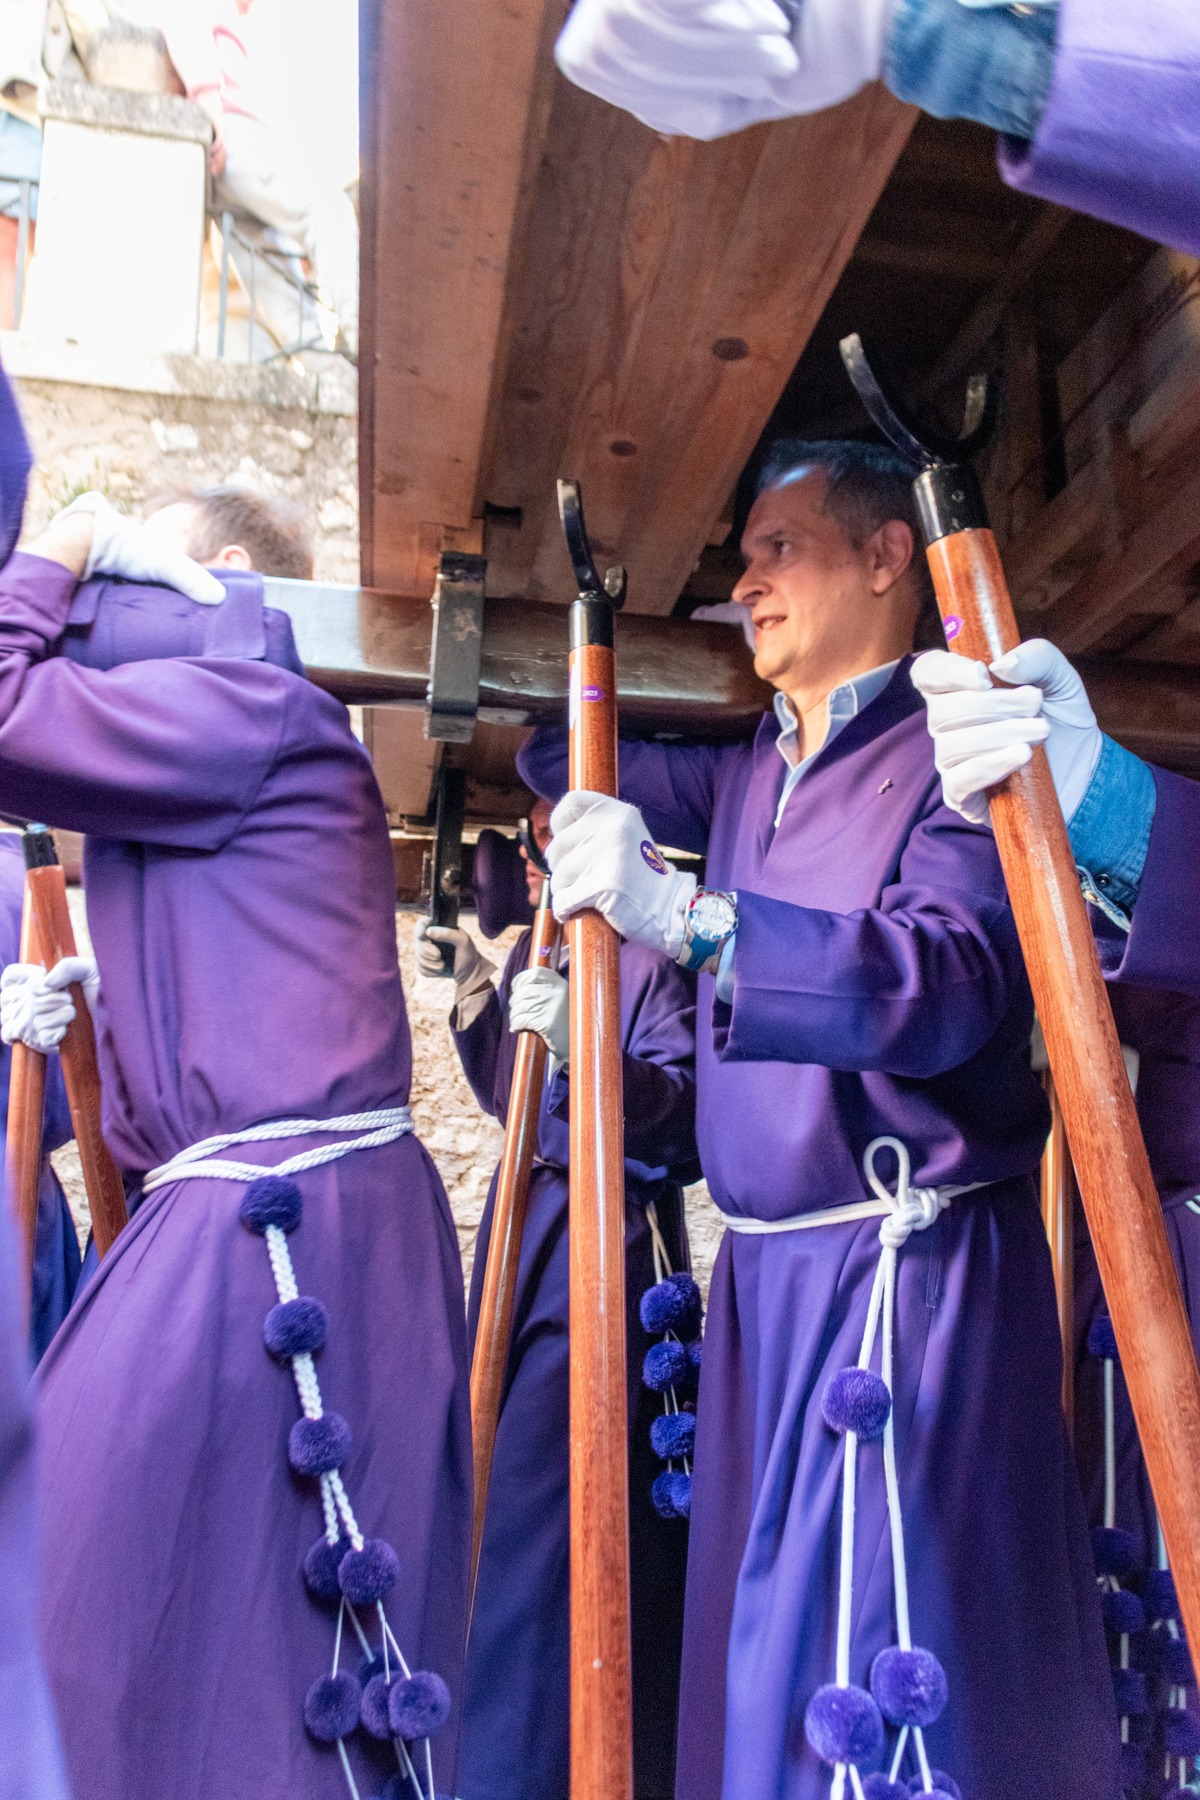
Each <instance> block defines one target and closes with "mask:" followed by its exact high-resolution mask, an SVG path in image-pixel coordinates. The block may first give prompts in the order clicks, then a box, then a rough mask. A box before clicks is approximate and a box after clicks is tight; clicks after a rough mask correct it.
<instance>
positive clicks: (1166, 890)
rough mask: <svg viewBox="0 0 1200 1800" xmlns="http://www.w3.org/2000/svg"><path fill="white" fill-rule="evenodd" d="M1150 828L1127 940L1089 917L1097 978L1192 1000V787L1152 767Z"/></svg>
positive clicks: (1199, 891) (1198, 863) (1195, 787)
mask: <svg viewBox="0 0 1200 1800" xmlns="http://www.w3.org/2000/svg"><path fill="white" fill-rule="evenodd" d="M1153 775H1154V785H1155V787H1156V789H1157V792H1158V798H1157V804H1156V805H1155V809H1154V824H1153V826H1152V827H1151V830H1150V844H1149V848H1148V850H1147V852H1146V863H1145V867H1144V868H1143V870H1142V881H1141V887H1140V888H1139V890H1138V897H1137V903H1136V905H1135V906H1134V909H1133V923H1132V929H1131V930H1130V932H1129V935H1128V937H1124V936H1118V935H1117V934H1116V933H1115V932H1112V931H1110V930H1109V928H1108V927H1107V926H1106V924H1105V922H1104V921H1103V920H1101V919H1100V918H1099V917H1098V915H1095V916H1094V917H1093V923H1094V924H1095V926H1096V932H1097V937H1098V939H1099V942H1100V953H1101V960H1102V961H1103V963H1104V965H1105V973H1106V974H1107V975H1108V976H1109V977H1110V978H1111V979H1112V980H1115V981H1124V982H1129V983H1131V984H1132V985H1134V986H1135V987H1154V988H1167V989H1170V990H1171V991H1172V992H1173V993H1177V994H1195V995H1200V954H1198V952H1197V937H1196V921H1197V919H1198V918H1200V783H1197V782H1195V781H1189V780H1188V779H1187V778H1186V777H1185V776H1183V775H1172V774H1170V773H1168V771H1167V770H1165V769H1155V770H1153Z"/></svg>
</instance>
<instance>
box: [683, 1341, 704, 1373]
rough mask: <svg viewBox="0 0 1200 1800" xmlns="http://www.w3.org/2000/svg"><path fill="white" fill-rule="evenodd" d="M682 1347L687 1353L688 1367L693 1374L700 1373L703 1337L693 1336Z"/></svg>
mask: <svg viewBox="0 0 1200 1800" xmlns="http://www.w3.org/2000/svg"><path fill="white" fill-rule="evenodd" d="M683 1347H684V1349H685V1350H686V1351H687V1354H688V1367H689V1368H690V1369H691V1371H692V1373H693V1375H698V1374H699V1373H700V1364H701V1361H702V1360H703V1357H704V1339H703V1338H693V1339H692V1341H691V1343H690V1344H685V1345H684V1346H683Z"/></svg>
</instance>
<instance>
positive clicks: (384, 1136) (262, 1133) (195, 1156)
mask: <svg viewBox="0 0 1200 1800" xmlns="http://www.w3.org/2000/svg"><path fill="white" fill-rule="evenodd" d="M412 1128H413V1122H412V1113H411V1111H410V1110H409V1108H408V1107H407V1106H384V1107H380V1108H378V1109H377V1110H376V1111H374V1112H360V1113H346V1114H344V1115H343V1116H342V1117H341V1118H338V1119H272V1120H270V1121H269V1122H268V1123H267V1124H265V1125H248V1126H246V1128H245V1129H244V1130H242V1131H228V1132H223V1133H221V1134H220V1135H219V1136H216V1137H209V1138H204V1139H202V1140H201V1142H200V1143H198V1144H192V1145H190V1147H189V1148H188V1149H186V1150H180V1151H179V1152H178V1153H177V1154H176V1155H175V1156H173V1157H171V1159H170V1160H169V1161H168V1162H165V1163H160V1165H159V1166H158V1168H157V1169H151V1170H150V1172H149V1174H147V1175H146V1177H145V1178H144V1180H143V1182H142V1192H143V1193H144V1194H152V1193H153V1192H154V1191H155V1189H156V1188H160V1187H165V1186H166V1184H167V1183H168V1182H170V1181H185V1180H187V1179H189V1178H190V1177H191V1176H193V1175H197V1176H204V1177H206V1178H209V1179H212V1180H216V1181H257V1179H258V1177H259V1176H260V1175H299V1174H302V1173H303V1171H304V1170H305V1169H319V1168H321V1167H322V1166H323V1165H324V1164H325V1163H331V1162H337V1161H339V1159H340V1158H341V1157H343V1156H349V1154H350V1152H351V1151H352V1150H373V1149H374V1148H375V1147H376V1146H377V1145H379V1144H390V1143H393V1142H394V1141H395V1139H396V1138H400V1137H404V1136H405V1135H406V1134H407V1133H408V1132H410V1131H411V1130H412ZM333 1132H341V1133H354V1134H355V1135H354V1136H353V1137H352V1138H349V1139H346V1140H344V1141H343V1142H342V1143H340V1144H319V1145H314V1147H313V1148H312V1149H311V1150H301V1151H299V1152H298V1153H297V1154H296V1155H295V1156H289V1157H286V1158H285V1159H284V1161H283V1162H280V1163H274V1164H270V1165H264V1164H262V1163H250V1162H234V1161H229V1160H224V1159H222V1160H215V1159H216V1153H217V1152H218V1151H221V1150H228V1149H230V1148H232V1146H233V1145H234V1144H261V1143H269V1142H271V1141H272V1140H273V1139H278V1138H292V1137H317V1136H325V1135H327V1134H329V1133H333Z"/></svg>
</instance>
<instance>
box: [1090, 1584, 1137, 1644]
mask: <svg viewBox="0 0 1200 1800" xmlns="http://www.w3.org/2000/svg"><path fill="white" fill-rule="evenodd" d="M1100 1610H1101V1611H1102V1612H1103V1614H1104V1628H1105V1630H1106V1631H1110V1632H1111V1633H1112V1635H1113V1636H1114V1637H1132V1636H1133V1635H1134V1633H1135V1632H1138V1631H1144V1630H1145V1629H1146V1609H1145V1607H1144V1606H1143V1605H1142V1603H1141V1600H1140V1599H1139V1598H1138V1596H1137V1595H1136V1594H1131V1593H1130V1592H1129V1590H1128V1588H1118V1589H1117V1591H1116V1593H1115V1594H1112V1593H1109V1594H1105V1595H1104V1596H1103V1598H1102V1599H1101V1602H1100Z"/></svg>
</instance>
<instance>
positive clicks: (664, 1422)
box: [650, 1412, 696, 1462]
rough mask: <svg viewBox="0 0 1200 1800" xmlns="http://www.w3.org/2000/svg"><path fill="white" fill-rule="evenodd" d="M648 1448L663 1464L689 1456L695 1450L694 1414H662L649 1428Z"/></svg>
mask: <svg viewBox="0 0 1200 1800" xmlns="http://www.w3.org/2000/svg"><path fill="white" fill-rule="evenodd" d="M650 1447H651V1449H652V1450H653V1451H654V1454H655V1456H660V1457H661V1458H662V1460H663V1462H671V1461H672V1460H673V1459H674V1458H675V1457H677V1456H690V1455H691V1454H692V1452H693V1450H694V1449H695V1448H696V1415H695V1413H688V1412H677V1413H663V1414H662V1415H661V1416H660V1417H659V1418H657V1419H655V1421H654V1423H653V1424H652V1425H651V1427H650Z"/></svg>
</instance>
